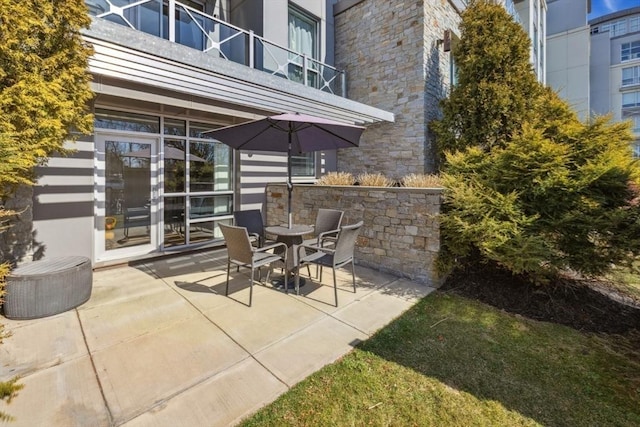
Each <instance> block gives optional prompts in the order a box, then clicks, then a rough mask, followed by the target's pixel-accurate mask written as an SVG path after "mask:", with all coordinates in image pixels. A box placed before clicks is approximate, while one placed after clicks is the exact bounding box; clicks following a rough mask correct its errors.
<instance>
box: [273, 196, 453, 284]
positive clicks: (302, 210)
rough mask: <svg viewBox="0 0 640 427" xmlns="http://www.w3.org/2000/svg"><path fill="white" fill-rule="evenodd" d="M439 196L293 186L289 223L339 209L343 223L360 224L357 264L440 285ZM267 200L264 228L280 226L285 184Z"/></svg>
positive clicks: (310, 220) (283, 215) (311, 220)
mask: <svg viewBox="0 0 640 427" xmlns="http://www.w3.org/2000/svg"><path fill="white" fill-rule="evenodd" d="M441 194H442V190H440V189H428V188H402V187H390V188H384V187H360V186H323V185H294V187H293V197H292V206H293V209H292V210H293V222H294V223H297V224H313V223H314V222H315V217H316V213H317V212H318V209H319V208H328V209H340V210H343V211H345V216H344V219H343V224H353V223H355V222H358V221H360V220H363V221H364V226H363V228H362V231H361V232H360V236H359V239H358V242H357V246H356V258H355V262H356V264H358V265H363V266H367V267H371V268H373V269H376V270H379V271H384V272H388V273H392V274H394V275H396V276H400V277H406V278H409V279H411V280H413V281H416V282H419V283H422V284H426V285H429V286H439V285H440V284H441V283H440V282H441V281H440V279H439V278H438V275H437V273H436V269H435V259H436V256H437V254H438V251H439V250H440V228H439V223H438V218H437V217H438V214H439V213H440V200H441ZM266 200H267V202H266V208H265V215H266V218H265V221H266V223H267V224H269V225H274V224H285V223H286V221H287V220H286V218H287V215H286V209H287V188H286V185H284V184H269V185H267V188H266Z"/></svg>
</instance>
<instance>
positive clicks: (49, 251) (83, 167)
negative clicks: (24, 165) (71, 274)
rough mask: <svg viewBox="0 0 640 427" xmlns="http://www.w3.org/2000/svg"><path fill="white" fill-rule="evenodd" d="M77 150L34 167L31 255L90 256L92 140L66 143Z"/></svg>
mask: <svg viewBox="0 0 640 427" xmlns="http://www.w3.org/2000/svg"><path fill="white" fill-rule="evenodd" d="M67 146H68V147H69V148H74V149H76V150H77V151H76V152H75V153H74V154H72V155H70V156H68V157H53V158H51V159H50V160H49V162H48V164H47V166H46V167H41V168H38V171H37V172H38V174H39V175H40V178H39V179H38V182H37V184H36V185H35V186H34V188H33V193H34V194H33V196H34V197H33V231H34V235H33V236H34V247H33V251H34V253H35V255H34V258H35V259H40V258H43V257H44V258H51V257H58V256H67V255H82V256H86V257H89V258H90V259H93V241H94V236H93V234H94V195H93V190H94V178H93V177H94V161H93V142H77V143H75V144H68V145H67Z"/></svg>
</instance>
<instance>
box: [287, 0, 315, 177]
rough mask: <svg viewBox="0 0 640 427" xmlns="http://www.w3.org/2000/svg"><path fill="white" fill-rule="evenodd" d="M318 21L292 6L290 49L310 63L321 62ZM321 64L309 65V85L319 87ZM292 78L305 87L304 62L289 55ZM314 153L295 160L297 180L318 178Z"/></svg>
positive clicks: (290, 14) (294, 171)
mask: <svg viewBox="0 0 640 427" xmlns="http://www.w3.org/2000/svg"><path fill="white" fill-rule="evenodd" d="M318 29H319V23H318V19H316V18H315V17H313V16H311V15H309V14H308V13H305V12H304V11H302V10H301V9H299V8H297V7H295V6H293V5H290V6H289V49H291V50H292V51H294V52H297V53H299V54H303V55H305V56H306V57H307V58H309V59H314V60H317V59H318V56H319V55H318V52H319V50H320V46H319V41H318V34H319V32H318ZM319 72H320V70H319V67H318V63H317V62H314V61H308V62H307V76H306V79H307V84H308V85H309V86H311V87H318V84H319V83H320V76H319V75H318V73H319ZM289 78H290V79H291V80H293V81H297V82H300V83H304V65H303V58H302V57H301V56H299V55H297V54H292V53H290V54H289ZM315 159H316V156H315V154H314V153H303V154H300V155H297V156H293V157H292V162H291V174H292V175H293V176H298V177H304V176H307V177H314V176H315V170H316V167H315V163H316V162H315Z"/></svg>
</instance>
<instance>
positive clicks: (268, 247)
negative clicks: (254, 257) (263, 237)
mask: <svg viewBox="0 0 640 427" xmlns="http://www.w3.org/2000/svg"><path fill="white" fill-rule="evenodd" d="M278 247H282V255H281V258H282V259H283V260H284V262H285V264H286V263H287V249H289V248H288V247H287V245H286V244H284V243H274V244H272V245H267V246H263V247H261V248H257V249H254V250H253V251H254V252H266V251H268V250H269V249H275V248H278Z"/></svg>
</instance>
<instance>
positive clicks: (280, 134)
mask: <svg viewBox="0 0 640 427" xmlns="http://www.w3.org/2000/svg"><path fill="white" fill-rule="evenodd" d="M363 131H364V127H362V126H355V125H349V124H345V123H341V122H336V121H333V120H328V119H323V118H320V117H314V116H309V115H305V114H297V113H295V114H293V113H285V114H279V115H277V116H270V117H265V118H264V119H259V120H253V121H250V122H245V123H240V124H238V125H232V126H227V127H224V128H220V129H216V130H212V131H209V132H207V133H208V134H210V135H211V136H213V137H214V138H215V139H217V140H218V141H221V142H223V143H225V144H226V145H229V146H230V147H232V148H235V149H237V150H249V151H274V152H280V153H287V189H288V193H289V198H288V223H289V227H291V222H292V221H291V219H292V218H291V192H292V189H293V187H292V184H291V156H293V155H299V154H302V153H310V152H313V151H324V150H337V149H338V148H349V147H357V146H358V144H359V143H360V136H361V135H362V132H363Z"/></svg>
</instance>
